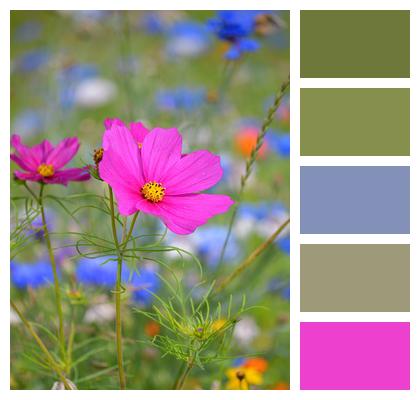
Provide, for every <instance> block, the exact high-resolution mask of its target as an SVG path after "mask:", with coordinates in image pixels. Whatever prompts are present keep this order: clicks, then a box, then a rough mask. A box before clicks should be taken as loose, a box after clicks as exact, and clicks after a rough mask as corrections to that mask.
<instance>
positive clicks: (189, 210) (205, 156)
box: [99, 123, 233, 235]
mask: <svg viewBox="0 0 420 400" xmlns="http://www.w3.org/2000/svg"><path fill="white" fill-rule="evenodd" d="M138 143H139V141H138V140H137V138H135V137H134V135H133V133H132V131H130V130H129V129H128V128H127V127H126V126H125V125H124V124H120V123H113V124H112V125H111V127H110V129H107V130H106V131H105V134H104V138H103V148H104V154H103V158H102V161H101V163H100V164H99V173H100V176H101V178H102V179H103V180H104V181H105V182H107V183H108V184H109V185H110V186H111V187H112V189H113V190H114V192H115V196H116V199H117V202H118V208H119V211H120V213H121V214H122V215H131V214H133V213H135V212H136V211H137V210H140V211H143V212H144V213H146V214H152V215H155V216H156V217H158V218H160V219H161V220H162V221H163V222H164V224H165V225H166V226H167V227H168V228H169V229H170V230H171V231H173V232H175V233H177V234H181V235H185V234H189V233H192V232H194V230H195V229H196V228H197V227H198V226H200V225H203V224H205V223H206V222H207V220H208V219H209V218H211V217H213V216H215V215H217V214H220V213H224V212H226V211H227V210H228V209H229V207H230V206H231V205H232V204H233V201H232V199H231V198H230V197H229V196H225V195H219V194H203V193H199V192H201V191H203V190H206V189H209V188H210V187H212V186H214V185H215V184H216V183H217V182H218V181H219V180H220V179H221V178H222V175H223V170H222V167H221V166H220V157H219V156H216V155H214V154H212V153H210V152H209V151H207V150H198V151H194V152H192V153H189V154H184V155H183V154H182V153H181V150H182V138H181V135H180V134H179V133H178V130H177V129H175V128H171V129H163V128H154V129H152V130H151V131H150V132H149V133H147V135H145V136H144V139H143V142H142V145H141V146H139V145H138Z"/></svg>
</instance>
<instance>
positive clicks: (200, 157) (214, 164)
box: [165, 150, 223, 195]
mask: <svg viewBox="0 0 420 400" xmlns="http://www.w3.org/2000/svg"><path fill="white" fill-rule="evenodd" d="M222 176H223V169H222V167H221V165H220V157H219V156H216V155H214V154H212V153H210V152H209V151H207V150H198V151H194V152H192V153H190V154H186V155H185V156H184V157H182V158H181V159H180V160H179V161H178V162H177V164H176V165H175V166H174V168H172V169H171V170H170V171H169V173H168V175H167V177H166V179H165V189H166V194H168V195H175V194H188V193H197V192H201V191H202V190H206V189H208V188H210V187H212V186H214V185H215V184H216V183H217V182H219V181H220V179H221V178H222Z"/></svg>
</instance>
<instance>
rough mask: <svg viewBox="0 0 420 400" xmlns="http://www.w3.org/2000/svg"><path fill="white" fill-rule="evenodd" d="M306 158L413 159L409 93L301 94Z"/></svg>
mask: <svg viewBox="0 0 420 400" xmlns="http://www.w3.org/2000/svg"><path fill="white" fill-rule="evenodd" d="M300 104H301V106H300V107H301V119H300V146H301V155H302V156H409V155H410V90H409V89H394V88H393V89H383V88H379V89H341V88H339V89H318V88H316V89H301V91H300Z"/></svg>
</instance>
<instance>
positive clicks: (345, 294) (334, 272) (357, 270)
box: [300, 244, 410, 312]
mask: <svg viewBox="0 0 420 400" xmlns="http://www.w3.org/2000/svg"><path fill="white" fill-rule="evenodd" d="M300 277H301V278H300V293H301V298H300V309H301V311H304V312H408V311H410V246H409V245H407V244H303V245H301V247H300Z"/></svg>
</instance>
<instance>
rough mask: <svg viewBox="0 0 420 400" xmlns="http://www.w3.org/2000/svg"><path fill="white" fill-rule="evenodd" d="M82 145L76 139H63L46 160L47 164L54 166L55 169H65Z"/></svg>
mask: <svg viewBox="0 0 420 400" xmlns="http://www.w3.org/2000/svg"><path fill="white" fill-rule="evenodd" d="M79 147H80V144H79V140H78V139H77V138H76V137H71V138H66V139H63V140H62V141H61V142H60V143H59V144H58V145H57V146H56V147H55V148H54V149H53V150H51V151H50V152H49V154H48V156H47V157H46V159H45V163H46V164H52V165H53V166H54V168H55V169H60V168H61V167H64V166H65V165H66V164H67V163H68V162H70V160H71V159H72V158H73V157H74V156H75V155H76V153H77V151H78V150H79Z"/></svg>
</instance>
